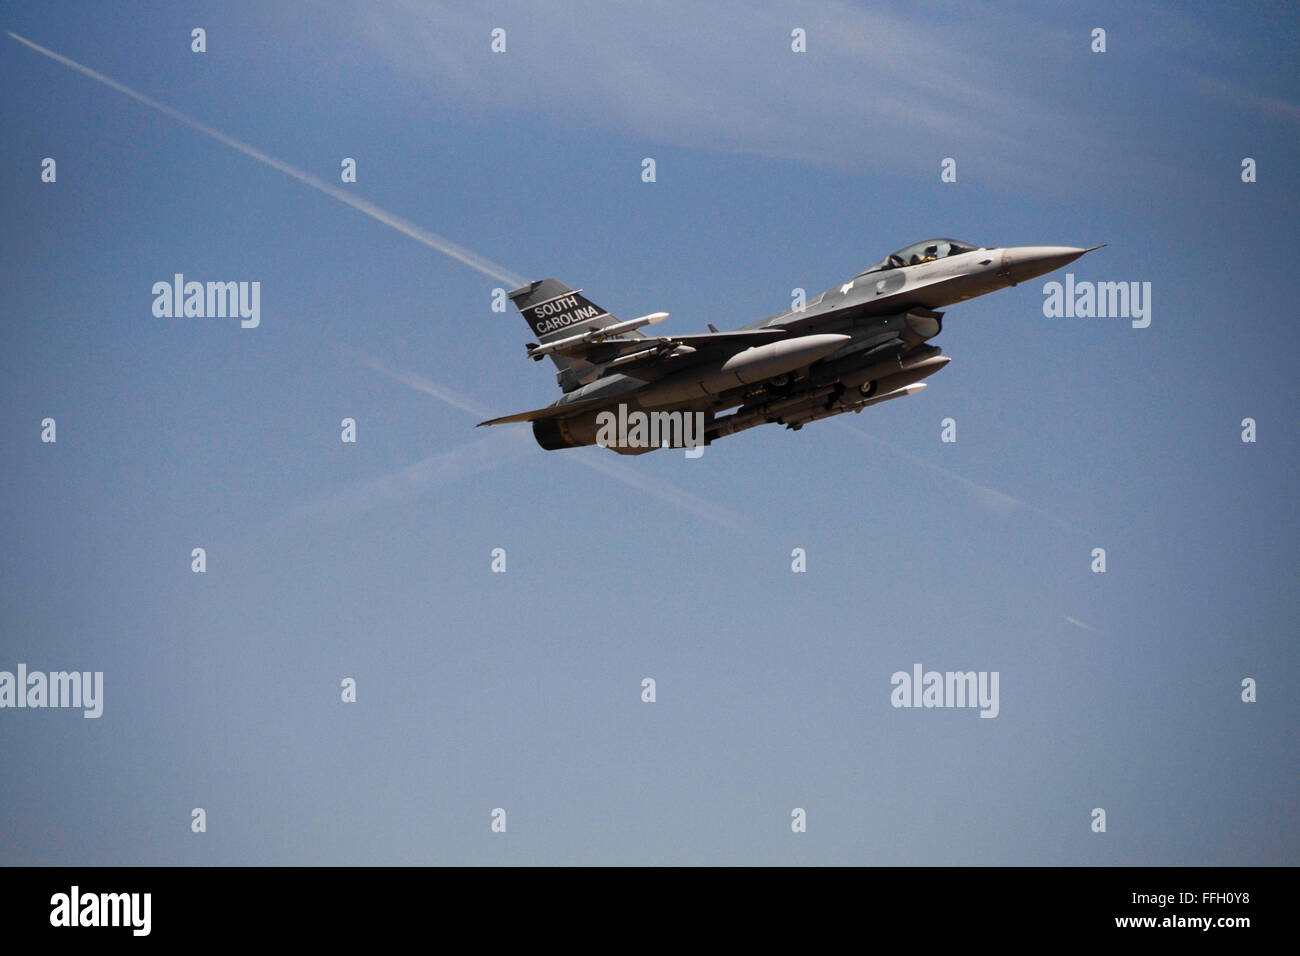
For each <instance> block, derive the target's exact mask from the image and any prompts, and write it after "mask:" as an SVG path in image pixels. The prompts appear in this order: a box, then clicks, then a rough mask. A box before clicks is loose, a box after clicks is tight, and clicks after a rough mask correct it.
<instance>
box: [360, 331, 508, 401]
mask: <svg viewBox="0 0 1300 956" xmlns="http://www.w3.org/2000/svg"><path fill="white" fill-rule="evenodd" d="M344 351H345V352H346V353H347V354H348V355H350V356H351V357H352V358H353V359H355V360H356V361H357V362H359V363H361V364H362V365H364V366H365V367H366V368H368V369H370V370H371V371H372V372H378V373H379V374H380V375H383V376H386V377H387V378H391V379H392V380H393V381H395V382H401V383H402V384H403V385H405V386H406V387H407V388H413V389H415V390H416V391H417V392H423V393H424V394H425V395H432V396H433V397H434V398H436V399H438V401H440V402H446V403H447V404H448V405H451V406H452V407H453V408H459V409H460V410H461V411H462V412H469V413H470V414H471V415H476V416H478V417H479V418H491V417H492V410H491V409H489V408H488V407H487V406H486V405H480V404H479V403H478V402H476V401H474V399H472V398H467V397H466V396H464V395H461V394H460V393H459V392H457V391H455V390H453V389H450V388H447V387H446V386H445V385H439V384H437V383H436V382H431V381H429V380H428V379H427V378H424V377H423V376H421V375H416V374H414V373H413V372H403V371H401V370H400V369H393V368H389V367H388V366H387V365H385V364H384V363H383V362H381V361H380V360H379V359H377V358H375V357H374V356H373V355H367V354H366V353H365V352H360V351H358V350H356V349H350V348H345V349H344Z"/></svg>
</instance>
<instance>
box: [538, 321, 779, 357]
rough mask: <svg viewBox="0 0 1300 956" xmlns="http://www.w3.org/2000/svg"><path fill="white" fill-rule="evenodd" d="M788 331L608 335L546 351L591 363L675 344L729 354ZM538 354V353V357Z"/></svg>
mask: <svg viewBox="0 0 1300 956" xmlns="http://www.w3.org/2000/svg"><path fill="white" fill-rule="evenodd" d="M789 334H790V333H789V332H788V331H787V330H786V329H745V330H741V331H738V332H705V333H701V334H699V335H658V336H649V337H638V338H634V339H632V338H608V339H600V340H598V341H595V342H583V341H574V342H572V343H571V344H565V345H559V346H558V347H555V346H553V347H551V349H550V350H549V352H548V354H557V355H564V356H566V357H568V358H574V359H581V360H582V361H584V362H589V363H591V364H592V365H604V364H605V363H607V362H612V361H614V360H615V359H619V358H623V357H625V356H630V355H634V354H636V353H638V352H646V353H647V356H646V357H647V359H650V358H660V357H663V356H664V355H665V354H667V353H668V352H670V351H672V350H674V349H676V348H677V347H678V346H683V345H684V346H688V347H690V348H691V349H693V350H695V351H696V352H704V353H707V354H706V355H703V356H701V357H707V358H716V357H717V356H718V355H720V354H721V355H731V354H734V353H735V352H739V351H740V350H741V349H747V348H749V347H750V346H751V345H762V344H763V343H765V342H770V341H773V340H774V339H778V338H780V337H782V336H784V335H789ZM540 357H541V356H538V358H540Z"/></svg>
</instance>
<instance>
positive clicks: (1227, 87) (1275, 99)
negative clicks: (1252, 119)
mask: <svg viewBox="0 0 1300 956" xmlns="http://www.w3.org/2000/svg"><path fill="white" fill-rule="evenodd" d="M1201 92H1202V93H1204V94H1206V95H1207V96H1212V97H1214V98H1215V99H1219V100H1225V101H1227V102H1228V103H1231V104H1232V105H1233V106H1236V107H1239V108H1241V109H1245V110H1251V111H1253V112H1255V113H1258V114H1260V115H1261V116H1263V117H1264V118H1265V119H1269V120H1275V121H1276V120H1282V121H1285V122H1288V123H1300V104H1296V103H1293V102H1291V101H1290V100H1287V99H1283V98H1282V97H1280V96H1268V95H1266V94H1263V93H1256V92H1255V91H1254V90H1250V89H1247V88H1246V87H1244V86H1240V85H1238V84H1236V83H1229V82H1227V81H1226V80H1220V79H1217V78H1214V77H1209V76H1203V77H1201Z"/></svg>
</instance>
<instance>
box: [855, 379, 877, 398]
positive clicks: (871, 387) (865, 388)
mask: <svg viewBox="0 0 1300 956" xmlns="http://www.w3.org/2000/svg"><path fill="white" fill-rule="evenodd" d="M858 391H859V392H861V393H862V397H863V398H870V397H871V396H872V395H875V394H876V383H875V382H874V381H872V382H863V383H862V384H861V385H859V386H858Z"/></svg>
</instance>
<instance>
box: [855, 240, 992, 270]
mask: <svg viewBox="0 0 1300 956" xmlns="http://www.w3.org/2000/svg"><path fill="white" fill-rule="evenodd" d="M980 248H982V247H981V246H973V245H971V244H970V243H969V242H958V241H957V240H956V239H926V240H923V241H922V242H915V243H913V244H912V245H910V246H907V247H906V248H903V249H899V250H898V251H897V252H895V253H892V254H890V255H888V256H885V258H883V259H881V260H880V261H879V262H877V263H876V264H875V265H874V266H870V267H869V268H867V269H864V270H863V271H862V272H860V273H858V274H859V275H866V274H867V273H868V272H884V271H885V270H886V269H901V268H902V267H903V266H915V265H919V264H920V263H922V262H933V261H934V260H935V259H943V258H945V257H946V256H956V255H960V254H961V253H963V252H974V251H975V250H976V249H980Z"/></svg>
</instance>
